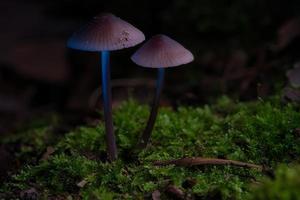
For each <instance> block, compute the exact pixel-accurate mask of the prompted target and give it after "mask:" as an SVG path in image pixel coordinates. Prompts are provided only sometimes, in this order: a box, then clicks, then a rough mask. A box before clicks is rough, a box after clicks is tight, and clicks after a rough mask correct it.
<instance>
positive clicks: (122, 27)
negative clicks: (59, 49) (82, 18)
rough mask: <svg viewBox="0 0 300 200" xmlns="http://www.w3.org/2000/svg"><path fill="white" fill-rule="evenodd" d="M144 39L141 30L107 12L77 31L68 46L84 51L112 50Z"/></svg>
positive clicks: (132, 44) (130, 45) (129, 45)
mask: <svg viewBox="0 0 300 200" xmlns="http://www.w3.org/2000/svg"><path fill="white" fill-rule="evenodd" d="M144 40H145V36H144V34H143V33H142V32H141V31H140V30H138V29H137V28H135V27H134V26H132V25H131V24H129V23H128V22H126V21H124V20H122V19H120V18H118V17H116V16H114V15H113V14H110V13H105V14H101V15H98V16H96V17H94V18H93V19H92V20H91V21H90V22H89V23H88V24H87V25H85V26H83V27H82V28H81V29H80V30H79V31H77V32H75V33H74V34H73V35H72V37H71V38H70V39H69V40H68V44H67V46H68V47H70V48H73V49H79V50H84V51H105V50H108V51H111V50H118V49H123V48H128V47H132V46H135V45H137V44H139V43H141V42H142V41H144Z"/></svg>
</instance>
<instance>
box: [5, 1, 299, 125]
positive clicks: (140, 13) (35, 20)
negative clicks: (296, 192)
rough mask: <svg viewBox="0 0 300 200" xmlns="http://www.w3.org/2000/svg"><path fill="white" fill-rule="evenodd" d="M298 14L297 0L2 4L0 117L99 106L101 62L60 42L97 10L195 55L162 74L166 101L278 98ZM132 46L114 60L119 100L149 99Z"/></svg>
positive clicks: (295, 47)
mask: <svg viewBox="0 0 300 200" xmlns="http://www.w3.org/2000/svg"><path fill="white" fill-rule="evenodd" d="M299 10H300V2H299V1H297V0H291V1H280V0H273V1H271V0H244V1H239V0H218V1H209V0H189V1H186V0H170V1H161V0H160V1H159V0H152V1H146V0H130V1H121V0H110V1H103V0H86V1H81V0H43V1H38V0H29V1H26V2H23V1H20V0H3V1H1V3H0V11H1V20H0V25H1V26H2V27H6V29H3V30H2V31H1V33H0V42H1V44H2V48H0V115H1V116H2V115H3V116H5V118H6V119H7V120H8V121H11V118H10V117H7V116H6V115H7V114H9V115H13V116H12V118H14V119H15V117H16V116H21V118H22V116H24V115H26V114H24V113H26V112H27V113H28V112H29V113H32V111H33V110H36V108H39V109H40V108H41V110H47V109H50V110H59V111H64V112H65V111H72V112H73V111H76V112H77V111H80V113H82V112H87V111H88V110H90V109H92V110H93V109H94V108H95V106H97V107H98V108H100V106H101V102H99V104H98V105H95V104H92V105H91V102H97V97H98V96H99V95H100V94H99V91H97V88H98V87H99V84H100V82H101V80H100V77H101V76H100V73H101V71H100V67H99V66H98V65H99V64H98V62H99V56H98V55H97V54H96V53H88V52H79V51H74V50H70V49H67V48H66V41H67V39H68V37H69V36H70V35H71V34H72V33H73V32H74V31H76V30H77V29H78V28H79V27H80V26H81V25H82V24H84V23H86V22H87V21H88V20H89V19H90V18H91V17H93V16H95V15H97V14H98V13H101V12H112V13H114V14H115V15H117V16H119V17H121V18H122V19H124V20H126V21H128V22H130V23H132V24H133V25H134V26H136V27H138V28H139V29H140V30H142V31H143V32H144V33H145V35H146V37H147V38H150V37H151V36H152V35H154V34H158V33H163V34H166V35H169V36H170V37H172V38H174V39H175V40H177V41H179V42H180V43H182V44H183V45H184V46H185V47H187V48H188V49H190V50H191V51H192V52H193V54H194V55H195V61H194V62H193V63H191V64H188V65H186V66H182V67H177V68H172V69H169V70H168V72H167V80H166V81H167V83H166V87H165V93H164V94H165V97H164V99H163V101H162V103H163V104H164V105H172V106H178V105H180V104H188V105H199V104H203V103H209V102H212V101H214V100H215V99H216V97H219V96H220V95H222V94H226V95H229V96H231V97H234V98H238V99H241V100H252V99H256V98H257V97H262V98H263V97H264V96H268V95H272V94H274V93H278V92H280V91H281V89H282V88H283V87H284V86H285V85H286V84H287V77H286V75H285V73H286V71H287V70H288V69H291V68H293V66H294V65H295V63H297V61H298V60H299V57H300V55H299V54H300V48H299V46H300V42H299V41H300V39H299V38H300V37H299V35H300V28H299V27H300V20H299V12H298V11H299ZM137 48H138V47H134V48H129V49H125V50H122V51H116V52H113V54H112V78H113V79H114V80H116V79H117V83H115V85H116V86H115V87H114V88H113V91H114V100H115V102H116V103H118V102H119V101H122V99H126V98H127V97H128V96H133V97H135V98H137V99H140V100H142V101H146V102H148V100H149V99H150V98H151V97H152V95H151V94H152V93H151V91H152V89H153V81H154V79H155V75H156V71H155V70H151V69H145V68H141V67H138V66H136V65H135V64H133V63H132V62H131V60H130V59H129V58H130V56H131V55H132V54H133V53H134V51H135V50H136V49H137ZM124 79H125V80H124ZM136 79H138V80H136ZM145 88H146V90H149V92H146V93H145ZM298 96H299V92H298ZM95 99H96V100H95ZM3 118H4V117H3ZM4 121H5V120H4ZM1 124H7V123H6V122H2V123H1Z"/></svg>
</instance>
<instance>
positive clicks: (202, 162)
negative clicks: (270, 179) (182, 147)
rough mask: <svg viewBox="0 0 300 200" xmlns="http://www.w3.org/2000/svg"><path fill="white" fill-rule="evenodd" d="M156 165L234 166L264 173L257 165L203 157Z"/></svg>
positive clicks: (159, 162)
mask: <svg viewBox="0 0 300 200" xmlns="http://www.w3.org/2000/svg"><path fill="white" fill-rule="evenodd" d="M153 164H154V165H157V166H165V165H177V166H183V167H189V166H199V165H233V166H238V167H245V168H255V169H258V170H261V171H263V166H260V165H255V164H251V163H245V162H240V161H235V160H226V159H218V158H202V157H190V158H181V159H175V160H164V161H159V160H158V161H154V162H153Z"/></svg>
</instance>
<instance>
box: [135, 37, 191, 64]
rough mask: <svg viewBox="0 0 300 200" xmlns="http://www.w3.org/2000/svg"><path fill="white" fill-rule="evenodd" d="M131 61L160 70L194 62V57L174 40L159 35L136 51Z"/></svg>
mask: <svg viewBox="0 0 300 200" xmlns="http://www.w3.org/2000/svg"><path fill="white" fill-rule="evenodd" d="M131 60H132V61H133V62H135V63H136V64H138V65H140V66H143V67H151V68H162V67H175V66H178V65H183V64H187V63H189V62H192V61H193V60H194V56H193V54H192V53H191V52H190V51H189V50H187V49H186V48H184V47H183V46H182V45H181V44H179V43H178V42H176V41H175V40H173V39H171V38H169V37H168V36H165V35H162V34H160V35H155V36H153V37H152V38H151V39H150V40H149V41H148V42H146V43H145V44H144V45H143V46H142V47H141V48H140V49H138V50H137V51H136V52H135V53H134V54H133V55H132V57H131Z"/></svg>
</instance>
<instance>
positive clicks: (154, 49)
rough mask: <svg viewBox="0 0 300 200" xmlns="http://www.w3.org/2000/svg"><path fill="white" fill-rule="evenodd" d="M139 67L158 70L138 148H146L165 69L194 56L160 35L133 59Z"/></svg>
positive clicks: (147, 43)
mask: <svg viewBox="0 0 300 200" xmlns="http://www.w3.org/2000/svg"><path fill="white" fill-rule="evenodd" d="M131 59H132V61H133V62H135V63H136V64H137V65H140V66H142V67H149V68H158V77H157V83H156V93H155V97H154V99H153V104H152V108H151V113H150V117H149V119H148V122H147V126H146V128H145V130H144V132H143V134H142V136H141V138H140V141H139V142H138V148H145V147H146V146H147V143H148V141H149V139H150V136H151V132H152V130H153V127H154V123H155V120H156V116H157V112H158V106H159V100H160V95H161V92H162V87H163V82H164V74H165V68H167V67H175V66H179V65H183V64H187V63H189V62H191V61H193V60H194V56H193V54H192V53H191V52H190V51H189V50H187V49H186V48H184V47H183V46H182V45H181V44H179V43H178V42H176V41H174V40H172V39H171V38H169V37H168V36H165V35H162V34H159V35H155V36H153V37H152V38H151V39H150V40H149V41H148V42H146V43H145V44H144V45H143V46H142V47H141V48H140V49H138V50H137V51H136V52H135V53H134V54H133V55H132V57H131Z"/></svg>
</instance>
